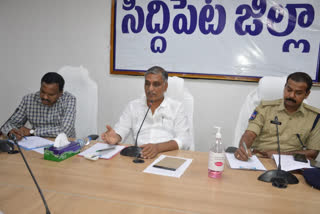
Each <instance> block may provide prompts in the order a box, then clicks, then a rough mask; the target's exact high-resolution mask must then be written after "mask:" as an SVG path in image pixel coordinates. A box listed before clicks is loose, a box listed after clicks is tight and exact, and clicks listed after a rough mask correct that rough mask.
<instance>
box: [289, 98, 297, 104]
mask: <svg viewBox="0 0 320 214" xmlns="http://www.w3.org/2000/svg"><path fill="white" fill-rule="evenodd" d="M286 100H287V101H292V102H294V103H296V102H297V101H296V100H294V99H291V98H286Z"/></svg>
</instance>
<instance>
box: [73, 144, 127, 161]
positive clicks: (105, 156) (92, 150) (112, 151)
mask: <svg viewBox="0 0 320 214" xmlns="http://www.w3.org/2000/svg"><path fill="white" fill-rule="evenodd" d="M124 147H125V146H119V145H116V146H115V145H109V144H106V143H96V144H94V145H93V146H91V147H90V148H89V149H87V150H85V151H83V152H81V153H79V155H80V156H86V155H89V156H90V155H94V156H99V158H103V159H111V158H112V157H113V156H115V155H116V154H118V153H119V152H120V151H121V150H122V149H123V148H124ZM108 148H111V149H110V150H106V151H102V152H97V151H98V150H101V149H108Z"/></svg>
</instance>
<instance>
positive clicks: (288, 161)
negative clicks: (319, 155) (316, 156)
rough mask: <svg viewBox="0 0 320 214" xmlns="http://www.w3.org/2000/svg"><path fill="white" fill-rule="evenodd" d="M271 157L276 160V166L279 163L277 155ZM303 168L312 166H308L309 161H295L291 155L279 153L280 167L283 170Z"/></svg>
mask: <svg viewBox="0 0 320 214" xmlns="http://www.w3.org/2000/svg"><path fill="white" fill-rule="evenodd" d="M273 159H274V161H275V162H276V164H277V166H278V165H279V155H278V154H274V155H273ZM303 168H313V167H312V166H310V161H309V160H308V163H303V162H300V161H295V160H294V159H293V156H292V155H281V169H282V170H284V171H292V170H296V169H303Z"/></svg>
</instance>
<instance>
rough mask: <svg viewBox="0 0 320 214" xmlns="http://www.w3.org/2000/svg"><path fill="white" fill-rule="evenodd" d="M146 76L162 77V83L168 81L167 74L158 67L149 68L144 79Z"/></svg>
mask: <svg viewBox="0 0 320 214" xmlns="http://www.w3.org/2000/svg"><path fill="white" fill-rule="evenodd" d="M148 74H161V76H162V80H163V81H164V82H167V81H168V72H166V70H164V69H163V68H161V67H160V66H153V67H151V68H149V69H148V70H147V71H146V72H145V74H144V76H145V77H146V76H147V75H148Z"/></svg>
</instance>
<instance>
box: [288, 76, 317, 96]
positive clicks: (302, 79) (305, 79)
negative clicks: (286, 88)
mask: <svg viewBox="0 0 320 214" xmlns="http://www.w3.org/2000/svg"><path fill="white" fill-rule="evenodd" d="M289 79H291V80H293V81H295V82H305V83H307V90H306V92H307V93H308V92H309V91H310V89H311V87H312V79H311V77H310V76H309V75H308V74H307V73H304V72H295V73H292V74H290V75H289V76H288V77H287V82H286V84H287V83H288V80H289Z"/></svg>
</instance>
